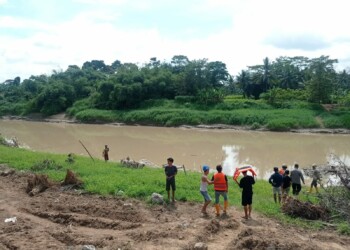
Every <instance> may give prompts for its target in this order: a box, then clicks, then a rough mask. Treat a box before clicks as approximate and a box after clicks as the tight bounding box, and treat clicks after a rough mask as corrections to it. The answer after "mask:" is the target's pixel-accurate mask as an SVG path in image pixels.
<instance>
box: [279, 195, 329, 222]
mask: <svg viewBox="0 0 350 250" xmlns="http://www.w3.org/2000/svg"><path fill="white" fill-rule="evenodd" d="M282 211H283V213H285V214H288V215H290V216H293V217H301V218H305V219H309V220H318V219H322V220H327V218H328V217H329V211H328V210H327V209H326V208H324V207H321V206H317V205H314V204H312V203H310V202H303V201H300V200H298V199H295V198H293V197H291V196H287V198H286V200H285V202H284V203H283V205H282Z"/></svg>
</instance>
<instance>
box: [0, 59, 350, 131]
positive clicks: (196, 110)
mask: <svg viewBox="0 0 350 250" xmlns="http://www.w3.org/2000/svg"><path fill="white" fill-rule="evenodd" d="M336 63H337V60H336V59H330V58H329V57H328V56H321V57H319V58H311V59H310V58H306V57H279V58H276V60H274V61H271V60H269V58H265V59H264V60H263V64H261V65H253V66H248V68H247V69H246V70H242V71H241V72H240V73H239V74H237V75H236V76H234V75H231V74H230V73H229V72H228V71H227V69H226V65H225V63H223V62H220V61H214V62H211V61H208V60H207V59H201V60H189V59H188V58H187V57H186V56H183V55H177V56H174V57H173V58H172V59H171V61H170V62H166V61H165V62H160V61H159V60H157V58H151V59H150V61H149V62H148V63H145V64H144V65H142V66H140V65H137V64H133V63H122V62H120V61H119V60H116V61H114V62H113V63H112V64H111V65H106V64H105V63H104V62H103V61H101V60H92V61H88V62H85V63H84V64H83V66H82V67H79V66H77V65H70V66H69V67H68V69H67V70H66V71H60V72H58V71H53V74H52V75H50V76H47V75H40V76H31V77H30V78H29V79H25V80H23V81H21V79H20V77H16V78H14V79H13V80H8V81H5V82H4V83H3V84H0V116H3V115H24V116H25V115H28V114H32V113H39V114H41V115H42V116H44V117H45V116H50V115H53V114H57V113H62V112H65V113H66V114H68V115H69V116H71V117H75V118H76V119H77V120H79V121H82V122H123V123H127V124H145V125H157V126H179V125H198V124H208V125H210V124H228V125H239V126H247V127H249V128H251V129H259V128H264V129H269V130H273V131H287V130H290V129H297V128H323V127H324V128H348V129H349V128H350V112H349V111H350V74H349V72H347V71H346V70H343V71H340V72H337V71H336V70H335V69H334V64H336Z"/></svg>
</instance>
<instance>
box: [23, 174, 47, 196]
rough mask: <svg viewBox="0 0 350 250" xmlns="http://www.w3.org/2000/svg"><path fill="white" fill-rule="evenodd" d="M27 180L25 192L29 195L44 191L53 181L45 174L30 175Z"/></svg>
mask: <svg viewBox="0 0 350 250" xmlns="http://www.w3.org/2000/svg"><path fill="white" fill-rule="evenodd" d="M27 181H28V184H27V189H26V192H27V194H29V195H30V196H34V195H36V194H38V193H41V192H44V191H45V190H46V189H48V188H49V187H51V186H52V185H53V183H52V182H50V181H49V180H48V177H47V175H44V174H33V175H30V176H29V177H28V180H27Z"/></svg>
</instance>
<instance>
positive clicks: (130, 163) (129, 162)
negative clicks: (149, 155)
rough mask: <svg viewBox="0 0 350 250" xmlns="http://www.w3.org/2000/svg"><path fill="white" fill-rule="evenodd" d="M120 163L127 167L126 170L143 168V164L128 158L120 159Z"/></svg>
mask: <svg viewBox="0 0 350 250" xmlns="http://www.w3.org/2000/svg"><path fill="white" fill-rule="evenodd" d="M120 163H121V164H122V165H124V166H125V167H128V168H143V167H144V166H145V164H144V163H141V162H138V161H134V160H131V159H130V158H129V156H128V157H126V158H125V159H121V160H120Z"/></svg>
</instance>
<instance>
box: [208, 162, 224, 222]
mask: <svg viewBox="0 0 350 250" xmlns="http://www.w3.org/2000/svg"><path fill="white" fill-rule="evenodd" d="M216 170H217V173H216V174H214V176H213V178H212V179H211V180H212V181H213V182H214V190H215V210H216V216H220V204H219V201H220V196H223V197H224V211H223V212H224V214H226V211H227V207H228V200H227V190H228V182H227V176H226V175H225V174H224V173H222V166H221V165H217V166H216Z"/></svg>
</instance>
